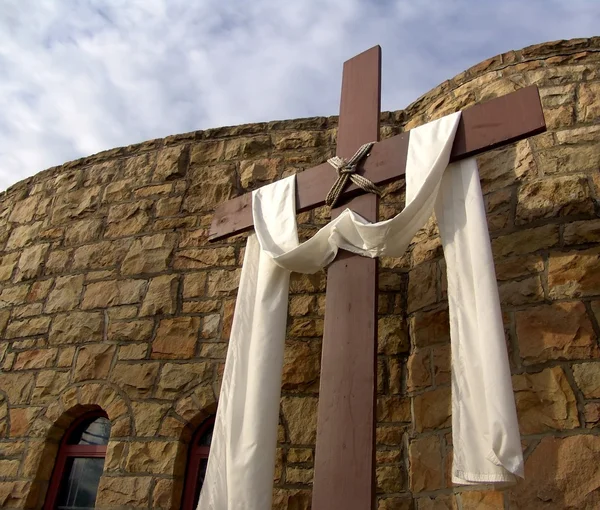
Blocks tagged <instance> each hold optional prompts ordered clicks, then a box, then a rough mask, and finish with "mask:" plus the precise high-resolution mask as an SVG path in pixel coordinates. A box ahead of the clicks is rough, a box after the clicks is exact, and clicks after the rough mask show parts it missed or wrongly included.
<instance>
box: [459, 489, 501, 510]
mask: <svg viewBox="0 0 600 510" xmlns="http://www.w3.org/2000/svg"><path fill="white" fill-rule="evenodd" d="M460 501H461V504H462V510H504V495H503V493H502V492H499V491H489V492H480V491H465V492H461V494H460Z"/></svg>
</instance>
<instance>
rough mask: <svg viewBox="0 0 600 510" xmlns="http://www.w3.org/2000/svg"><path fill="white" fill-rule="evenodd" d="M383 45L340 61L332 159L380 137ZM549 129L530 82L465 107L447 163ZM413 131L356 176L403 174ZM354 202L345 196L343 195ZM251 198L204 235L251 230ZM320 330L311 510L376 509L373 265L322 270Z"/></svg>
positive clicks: (222, 214) (351, 194)
mask: <svg viewBox="0 0 600 510" xmlns="http://www.w3.org/2000/svg"><path fill="white" fill-rule="evenodd" d="M380 91H381V49H380V48H379V46H376V47H374V48H372V49H370V50H368V51H366V52H364V53H361V54H360V55H357V56H356V57H354V58H352V59H351V60H349V61H347V62H346V63H345V64H344V73H343V79H342V100H341V105H340V117H339V127H338V138H337V151H336V153H337V155H338V156H340V157H342V158H350V157H351V156H352V154H354V152H355V151H356V149H358V147H359V146H360V145H362V144H363V143H366V142H371V141H378V140H379V116H380ZM545 129H546V125H545V121H544V115H543V112H542V106H541V102H540V98H539V94H538V90H537V87H535V86H533V87H527V88H523V89H520V90H518V91H517V92H513V93H512V94H508V95H506V96H503V97H500V98H497V99H493V100H491V101H489V102H487V103H482V104H479V105H475V106H473V107H470V108H468V109H466V110H464V111H463V113H462V116H461V119H460V124H459V126H458V131H457V134H456V137H455V140H454V145H453V148H452V155H451V158H450V160H451V161H456V160H459V159H463V158H467V157H470V156H474V155H476V154H479V153H481V152H484V151H487V150H491V149H494V148H496V147H501V146H503V145H507V144H509V143H512V142H515V141H518V140H522V139H524V138H527V137H529V136H532V135H535V134H538V133H542V132H543V131H545ZM409 138H410V132H406V133H402V134H400V135H398V136H395V137H393V138H389V139H387V140H385V141H383V142H379V143H377V144H375V146H374V147H373V149H372V150H371V153H370V155H369V157H367V158H365V160H364V162H363V164H362V165H360V166H359V170H358V171H359V172H360V173H362V175H364V176H365V177H367V178H369V179H370V180H371V181H373V182H375V183H376V184H384V183H386V182H390V181H393V180H397V179H399V178H401V177H402V175H404V173H405V167H406V155H407V150H408V141H409ZM335 179H336V173H335V170H334V169H333V168H332V167H331V166H330V165H329V164H328V163H323V164H321V165H319V166H317V167H314V168H311V169H309V170H305V171H304V172H300V173H299V174H297V177H296V208H297V210H298V212H301V211H306V210H309V209H312V208H314V207H318V206H321V205H323V204H324V203H325V196H326V195H327V192H328V190H329V189H330V187H331V186H332V184H333V183H334V181H335ZM361 193H362V192H361V190H359V189H357V188H356V186H354V185H352V186H349V187H348V188H347V189H346V191H345V192H344V193H343V195H342V197H341V198H342V202H343V203H344V205H343V206H342V207H339V208H337V209H334V210H332V217H335V216H337V215H338V214H339V213H340V212H341V211H342V210H343V209H345V208H347V207H349V208H351V209H353V210H354V211H356V212H358V213H359V214H361V215H362V216H363V217H365V218H366V219H368V220H370V221H376V220H377V209H378V198H377V197H376V196H375V195H366V194H361ZM349 199H351V200H350V201H348V200H349ZM251 204H252V194H251V193H247V194H245V195H242V196H240V197H237V198H234V199H232V200H229V201H228V202H226V203H224V204H222V205H221V206H219V207H218V208H217V210H216V211H215V214H214V217H213V222H212V225H211V230H210V236H209V239H210V240H213V241H214V240H218V239H223V238H225V237H228V236H231V235H234V234H238V233H241V232H244V231H247V230H250V229H251V228H252V209H251ZM326 292H327V294H326V305H325V327H324V334H323V352H322V359H321V378H320V380H321V385H320V390H319V407H318V418H317V443H316V451H315V470H314V481H313V503H312V508H313V510H330V509H344V510H368V509H372V508H374V505H375V476H374V474H375V466H374V463H375V461H374V459H375V403H376V361H377V360H376V356H377V262H376V260H375V259H369V258H364V257H360V256H357V255H352V254H350V253H348V252H344V251H342V250H341V251H340V254H339V255H338V257H337V258H336V259H335V261H334V262H333V263H332V264H331V265H330V266H329V268H328V270H327V291H326Z"/></svg>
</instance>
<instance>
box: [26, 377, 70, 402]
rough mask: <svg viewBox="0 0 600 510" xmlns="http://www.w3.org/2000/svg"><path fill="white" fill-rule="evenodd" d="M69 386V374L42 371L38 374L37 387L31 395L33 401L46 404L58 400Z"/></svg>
mask: <svg viewBox="0 0 600 510" xmlns="http://www.w3.org/2000/svg"><path fill="white" fill-rule="evenodd" d="M68 384H69V372H66V371H65V372H57V371H55V370H42V371H41V372H39V373H38V376H37V378H36V380H35V386H34V388H33V392H32V393H31V401H32V402H35V403H46V402H51V401H53V400H56V397H57V396H58V395H60V394H61V393H62V392H63V391H64V389H65V388H66V387H67V385H68Z"/></svg>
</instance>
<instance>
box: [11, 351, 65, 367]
mask: <svg viewBox="0 0 600 510" xmlns="http://www.w3.org/2000/svg"><path fill="white" fill-rule="evenodd" d="M56 353H57V349H32V350H29V351H21V352H19V353H18V354H17V358H16V360H15V363H14V365H13V370H28V369H33V368H37V369H39V368H48V367H50V366H52V364H53V363H54V360H55V359H56Z"/></svg>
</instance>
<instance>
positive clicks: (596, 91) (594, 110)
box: [577, 82, 600, 122]
mask: <svg viewBox="0 0 600 510" xmlns="http://www.w3.org/2000/svg"><path fill="white" fill-rule="evenodd" d="M598 97H600V83H598V82H593V83H582V84H581V86H580V88H579V96H578V98H577V119H578V120H580V121H583V122H593V121H597V120H598V119H600V105H599V104H598Z"/></svg>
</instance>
